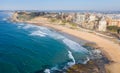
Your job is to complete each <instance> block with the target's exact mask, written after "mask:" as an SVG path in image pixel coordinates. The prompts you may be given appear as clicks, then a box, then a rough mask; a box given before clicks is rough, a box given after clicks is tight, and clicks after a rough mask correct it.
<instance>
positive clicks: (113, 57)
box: [16, 20, 120, 73]
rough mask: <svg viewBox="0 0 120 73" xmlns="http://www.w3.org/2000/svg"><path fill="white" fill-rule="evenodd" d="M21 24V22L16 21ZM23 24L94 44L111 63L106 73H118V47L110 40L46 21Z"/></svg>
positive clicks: (119, 53) (119, 56) (119, 60)
mask: <svg viewBox="0 0 120 73" xmlns="http://www.w3.org/2000/svg"><path fill="white" fill-rule="evenodd" d="M16 22H21V21H16ZM23 23H28V24H34V25H38V26H45V27H48V28H52V29H55V30H57V31H59V32H62V33H66V34H68V35H72V36H74V37H77V38H79V39H83V40H86V41H88V42H92V43H96V45H98V46H99V47H100V50H101V51H102V53H103V54H104V55H105V56H106V57H107V58H108V59H109V60H110V61H112V62H111V63H110V64H107V65H106V67H105V68H106V71H107V72H108V73H118V72H120V46H119V45H118V44H116V43H114V42H113V41H111V40H108V39H105V38H103V37H100V36H98V35H95V34H93V33H89V32H85V31H78V30H75V29H70V28H67V27H64V26H60V25H56V24H52V23H49V22H48V21H47V20H44V21H42V20H40V21H39V22H38V21H25V22H23Z"/></svg>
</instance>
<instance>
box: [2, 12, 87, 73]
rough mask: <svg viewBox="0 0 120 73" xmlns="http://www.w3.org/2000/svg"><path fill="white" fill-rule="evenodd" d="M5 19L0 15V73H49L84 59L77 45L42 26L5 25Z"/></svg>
mask: <svg viewBox="0 0 120 73" xmlns="http://www.w3.org/2000/svg"><path fill="white" fill-rule="evenodd" d="M8 16H9V15H8V14H7V13H5V12H0V73H35V72H38V71H41V70H43V72H41V73H44V72H46V73H49V72H50V71H51V73H52V70H54V69H61V68H66V67H69V66H72V65H73V64H75V63H76V62H79V63H85V62H86V60H88V53H89V52H88V51H87V50H86V49H85V48H83V47H82V46H81V45H80V44H79V43H76V42H74V41H72V40H70V39H69V38H67V37H65V36H63V35H62V34H60V33H58V32H56V31H54V30H51V29H49V28H46V27H42V26H35V25H32V24H24V23H12V22H9V21H8V20H6V18H7V17H8Z"/></svg>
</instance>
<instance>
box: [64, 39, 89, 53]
mask: <svg viewBox="0 0 120 73" xmlns="http://www.w3.org/2000/svg"><path fill="white" fill-rule="evenodd" d="M63 42H64V43H65V44H66V45H67V46H68V47H69V48H70V49H71V50H73V51H75V52H88V50H87V49H85V48H83V47H82V46H81V45H80V44H78V43H76V42H74V41H72V40H69V39H64V40H63Z"/></svg>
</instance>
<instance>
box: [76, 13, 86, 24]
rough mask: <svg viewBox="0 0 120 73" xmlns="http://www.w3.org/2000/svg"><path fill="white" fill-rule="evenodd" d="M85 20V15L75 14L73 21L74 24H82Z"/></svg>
mask: <svg viewBox="0 0 120 73" xmlns="http://www.w3.org/2000/svg"><path fill="white" fill-rule="evenodd" d="M85 20H86V15H85V14H79V13H78V14H77V15H76V20H75V22H76V23H82V22H84V21H85Z"/></svg>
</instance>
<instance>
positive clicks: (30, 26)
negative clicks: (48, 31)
mask: <svg viewBox="0 0 120 73" xmlns="http://www.w3.org/2000/svg"><path fill="white" fill-rule="evenodd" d="M33 27H35V26H34V25H30V24H26V25H25V26H24V27H23V29H29V28H33Z"/></svg>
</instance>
